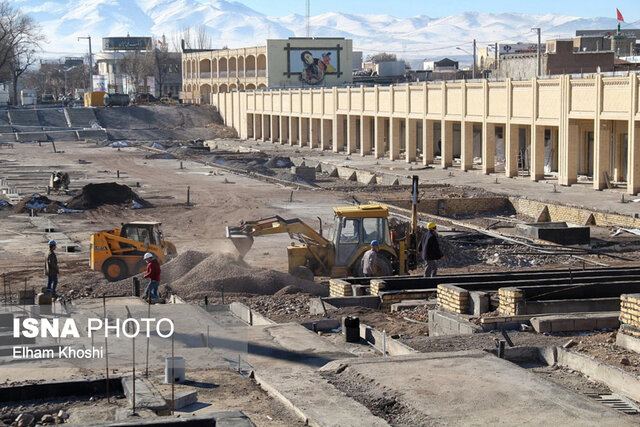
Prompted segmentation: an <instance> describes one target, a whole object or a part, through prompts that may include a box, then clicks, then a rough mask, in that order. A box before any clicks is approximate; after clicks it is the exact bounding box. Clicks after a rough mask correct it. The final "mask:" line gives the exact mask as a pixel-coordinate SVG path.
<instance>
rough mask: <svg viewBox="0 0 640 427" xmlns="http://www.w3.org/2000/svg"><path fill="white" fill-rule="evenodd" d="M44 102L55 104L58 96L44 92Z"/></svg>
mask: <svg viewBox="0 0 640 427" xmlns="http://www.w3.org/2000/svg"><path fill="white" fill-rule="evenodd" d="M41 103H42V104H55V103H56V97H55V96H53V95H52V94H50V93H44V94H42V101H41Z"/></svg>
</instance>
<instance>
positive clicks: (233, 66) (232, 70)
mask: <svg viewBox="0 0 640 427" xmlns="http://www.w3.org/2000/svg"><path fill="white" fill-rule="evenodd" d="M237 73H238V64H237V60H236V57H235V56H232V57H231V58H229V77H235V76H236V75H237Z"/></svg>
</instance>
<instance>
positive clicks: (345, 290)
mask: <svg viewBox="0 0 640 427" xmlns="http://www.w3.org/2000/svg"><path fill="white" fill-rule="evenodd" d="M329 296H332V297H350V296H353V292H352V290H351V283H348V282H345V281H344V280H340V279H331V280H329Z"/></svg>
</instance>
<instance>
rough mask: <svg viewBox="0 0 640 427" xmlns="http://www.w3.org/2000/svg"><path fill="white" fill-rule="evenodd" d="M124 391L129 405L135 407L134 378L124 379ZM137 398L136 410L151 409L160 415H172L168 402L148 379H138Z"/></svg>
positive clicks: (136, 383)
mask: <svg viewBox="0 0 640 427" xmlns="http://www.w3.org/2000/svg"><path fill="white" fill-rule="evenodd" d="M122 389H123V390H124V395H125V396H127V400H128V401H129V405H133V377H131V376H128V377H124V378H122ZM135 397H136V401H135V405H136V409H137V408H141V409H149V410H151V411H153V412H155V413H156V414H158V415H169V413H170V410H169V405H168V404H167V402H166V401H165V400H164V399H163V398H162V395H161V394H160V392H158V391H157V390H156V388H155V387H154V386H153V384H151V382H150V381H149V380H147V379H146V378H142V377H136V380H135Z"/></svg>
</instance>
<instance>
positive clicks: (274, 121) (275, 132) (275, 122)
mask: <svg viewBox="0 0 640 427" xmlns="http://www.w3.org/2000/svg"><path fill="white" fill-rule="evenodd" d="M279 139H280V117H278V116H271V142H278V140H279Z"/></svg>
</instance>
